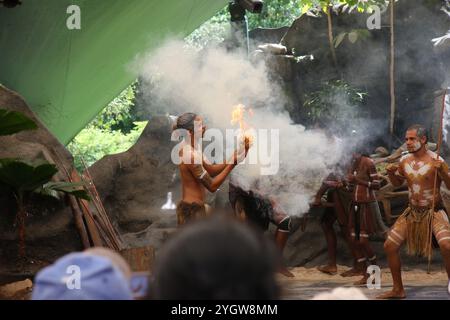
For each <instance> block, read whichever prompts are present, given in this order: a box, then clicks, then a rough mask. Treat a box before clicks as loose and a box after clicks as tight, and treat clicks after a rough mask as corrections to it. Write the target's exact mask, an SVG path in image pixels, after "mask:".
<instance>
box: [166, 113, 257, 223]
mask: <svg viewBox="0 0 450 320" xmlns="http://www.w3.org/2000/svg"><path fill="white" fill-rule="evenodd" d="M177 129H184V130H187V137H185V138H186V139H187V140H190V141H185V142H184V143H185V145H184V147H183V148H182V149H181V150H180V154H179V155H180V157H181V163H180V164H179V169H180V175H181V182H182V188H183V189H182V193H183V199H182V200H181V201H180V202H179V203H178V205H177V220H178V225H179V226H181V225H184V224H185V223H187V222H189V221H191V220H196V219H199V218H202V217H205V216H206V215H207V213H206V208H205V189H206V190H208V191H209V192H216V191H217V189H218V188H219V187H220V185H221V184H222V183H223V182H224V181H225V179H226V178H227V176H228V174H229V173H230V172H231V170H233V168H234V167H235V166H236V165H237V164H238V162H239V161H241V160H243V158H244V157H245V156H246V155H247V152H248V149H249V145H247V144H246V145H245V150H244V151H243V152H237V151H236V152H235V153H234V154H233V156H232V158H231V159H230V160H228V161H227V162H226V163H224V164H211V163H209V162H208V161H206V160H205V159H204V158H203V154H202V151H201V149H200V147H199V143H200V140H201V139H202V138H203V135H204V133H205V130H206V127H205V126H204V125H203V119H202V117H200V116H198V115H197V114H195V113H190V112H188V113H184V114H182V115H181V116H179V117H178V119H177V122H176V125H175V126H174V130H177Z"/></svg>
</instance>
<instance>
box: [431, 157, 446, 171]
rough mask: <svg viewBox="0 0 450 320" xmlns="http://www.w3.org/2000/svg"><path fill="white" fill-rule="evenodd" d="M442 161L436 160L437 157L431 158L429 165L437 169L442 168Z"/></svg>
mask: <svg viewBox="0 0 450 320" xmlns="http://www.w3.org/2000/svg"><path fill="white" fill-rule="evenodd" d="M442 164H443V161H442V160H437V159H433V160H431V165H432V166H433V167H434V168H436V169H437V170H442V168H443V166H442Z"/></svg>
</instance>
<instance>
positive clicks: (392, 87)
mask: <svg viewBox="0 0 450 320" xmlns="http://www.w3.org/2000/svg"><path fill="white" fill-rule="evenodd" d="M394 3H395V0H390V8H391V15H390V19H391V64H390V68H389V74H390V75H389V77H390V95H391V117H390V122H389V132H390V134H391V137H392V136H393V134H394V123H395V23H394V22H395V21H394V15H395V6H394Z"/></svg>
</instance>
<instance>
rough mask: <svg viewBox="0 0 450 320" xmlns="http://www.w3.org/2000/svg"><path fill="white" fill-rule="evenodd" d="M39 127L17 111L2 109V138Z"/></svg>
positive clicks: (0, 123)
mask: <svg viewBox="0 0 450 320" xmlns="http://www.w3.org/2000/svg"><path fill="white" fill-rule="evenodd" d="M37 128H38V126H37V125H36V123H35V122H34V121H33V120H31V119H30V118H28V117H27V116H25V115H24V114H22V113H20V112H16V111H10V110H5V109H0V136H6V135H10V134H14V133H17V132H20V131H25V130H34V129H37Z"/></svg>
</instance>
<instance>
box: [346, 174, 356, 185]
mask: <svg viewBox="0 0 450 320" xmlns="http://www.w3.org/2000/svg"><path fill="white" fill-rule="evenodd" d="M347 181H348V182H350V183H351V182H355V181H356V177H355V175H353V174H351V173H349V174H347Z"/></svg>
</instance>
